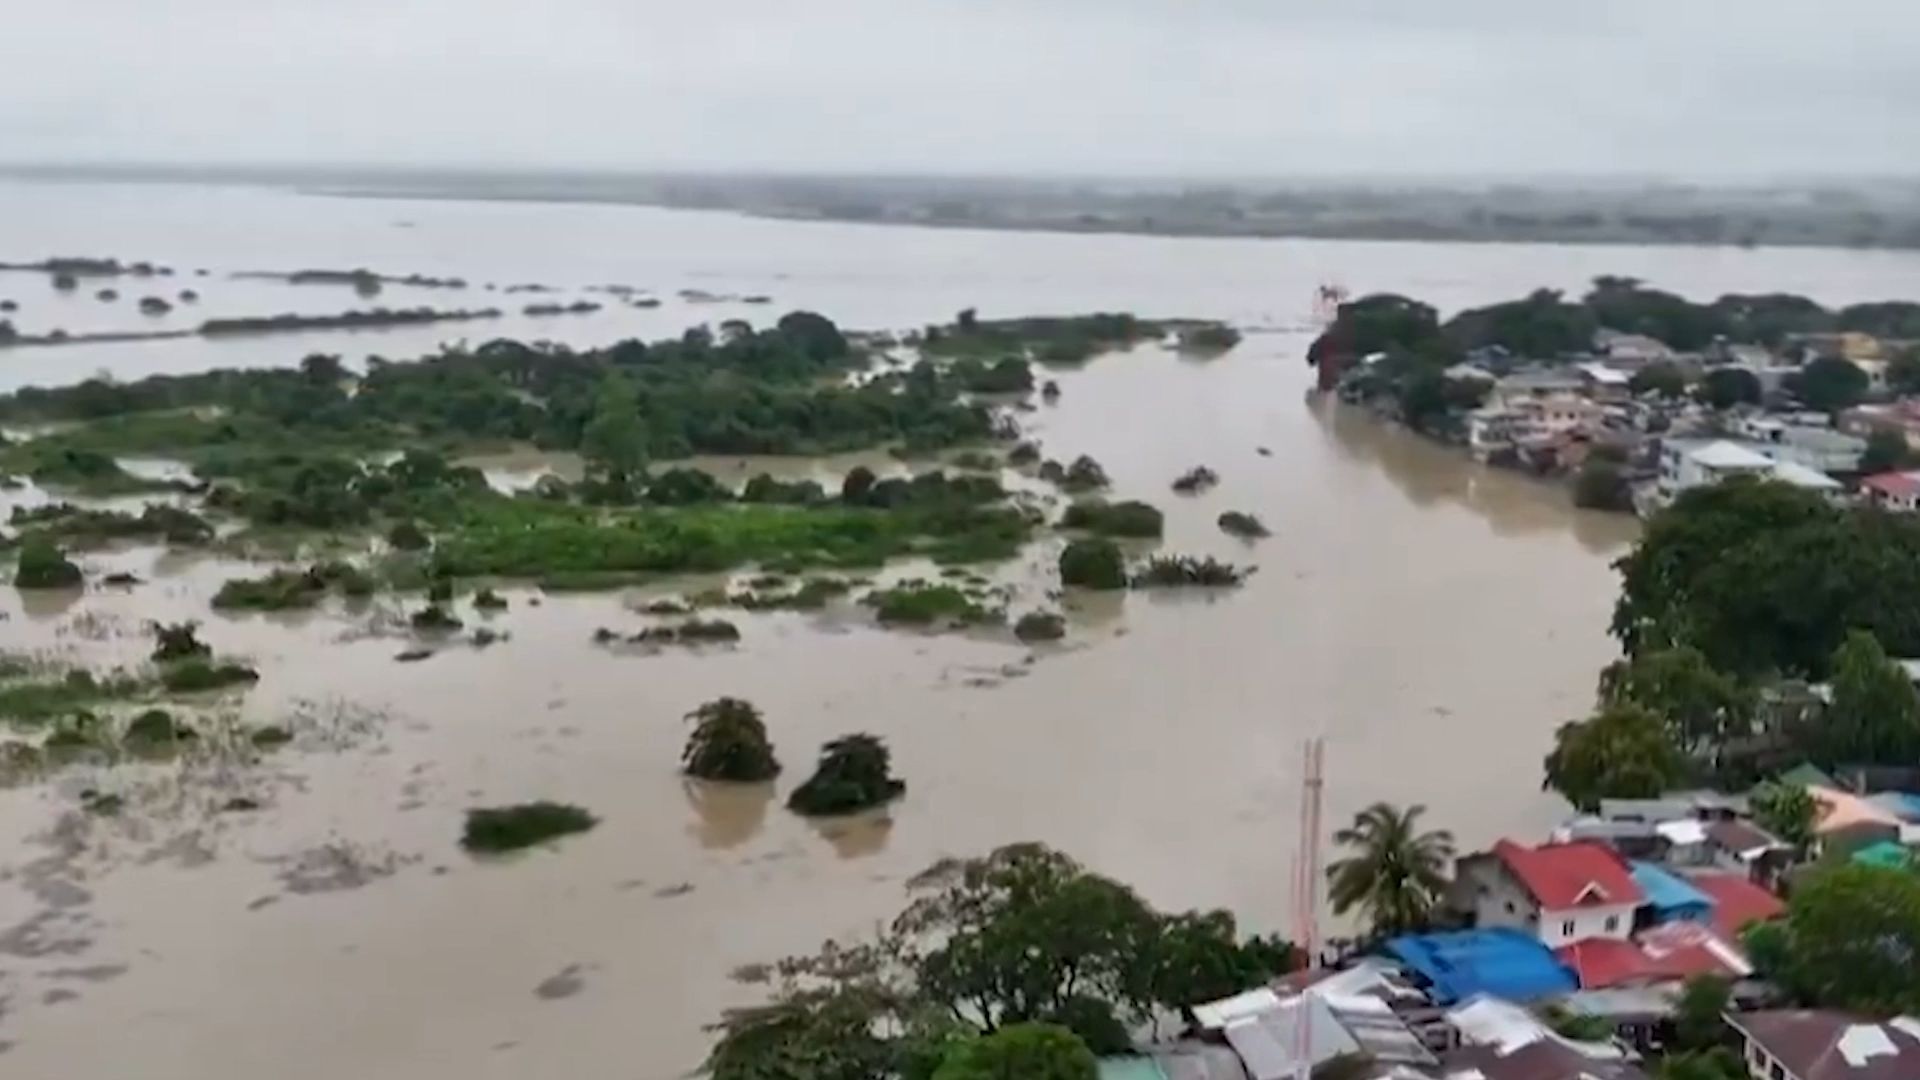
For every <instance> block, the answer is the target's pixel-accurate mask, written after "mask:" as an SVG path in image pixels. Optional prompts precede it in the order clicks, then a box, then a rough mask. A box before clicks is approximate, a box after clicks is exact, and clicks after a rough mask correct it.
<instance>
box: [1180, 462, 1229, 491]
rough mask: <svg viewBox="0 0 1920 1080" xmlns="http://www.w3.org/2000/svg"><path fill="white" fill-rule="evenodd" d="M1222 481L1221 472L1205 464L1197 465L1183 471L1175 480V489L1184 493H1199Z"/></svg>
mask: <svg viewBox="0 0 1920 1080" xmlns="http://www.w3.org/2000/svg"><path fill="white" fill-rule="evenodd" d="M1219 482H1220V474H1219V473H1217V472H1214V471H1213V470H1212V469H1209V468H1207V467H1206V466H1205V465H1196V466H1194V467H1193V468H1191V469H1188V470H1187V471H1186V472H1184V473H1181V474H1180V477H1179V479H1176V480H1175V481H1174V482H1173V490H1175V491H1177V492H1179V493H1180V494H1182V495H1197V494H1199V493H1200V492H1202V491H1205V490H1207V489H1208V488H1211V487H1213V486H1214V485H1215V484H1218V483H1219Z"/></svg>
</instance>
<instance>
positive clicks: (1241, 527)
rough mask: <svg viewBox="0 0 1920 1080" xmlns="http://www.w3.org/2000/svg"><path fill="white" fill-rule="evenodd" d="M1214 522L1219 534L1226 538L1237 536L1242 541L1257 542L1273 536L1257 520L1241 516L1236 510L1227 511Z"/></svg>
mask: <svg viewBox="0 0 1920 1080" xmlns="http://www.w3.org/2000/svg"><path fill="white" fill-rule="evenodd" d="M1216 520H1217V523H1218V524H1219V526H1220V531H1221V532H1223V533H1226V534H1227V535H1228V536H1237V537H1239V538H1240V539H1242V540H1258V539H1260V538H1262V537H1266V536H1272V535H1273V534H1272V533H1271V532H1269V531H1268V530H1267V526H1266V524H1265V523H1263V522H1262V521H1261V520H1260V519H1259V518H1257V517H1255V516H1253V515H1252V514H1243V513H1241V512H1240V511H1238V510H1229V511H1227V512H1226V513H1224V514H1221V515H1220V517H1219V518H1218V519H1216Z"/></svg>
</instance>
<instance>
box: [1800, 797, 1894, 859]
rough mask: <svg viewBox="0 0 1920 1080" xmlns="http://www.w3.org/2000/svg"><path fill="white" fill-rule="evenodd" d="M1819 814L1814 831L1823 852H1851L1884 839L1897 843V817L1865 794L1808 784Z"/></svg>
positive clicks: (1815, 820)
mask: <svg viewBox="0 0 1920 1080" xmlns="http://www.w3.org/2000/svg"><path fill="white" fill-rule="evenodd" d="M1807 794H1809V795H1811V796H1813V802H1814V806H1815V808H1816V811H1817V813H1818V815H1819V816H1818V817H1817V818H1815V819H1814V823H1813V832H1814V835H1815V836H1816V837H1818V838H1819V843H1820V849H1821V850H1822V851H1823V852H1839V853H1842V854H1845V853H1850V852H1853V851H1855V850H1857V849H1859V848H1863V847H1866V846H1868V845H1869V844H1876V843H1879V842H1881V841H1883V840H1891V841H1894V842H1896V843H1897V842H1899V840H1900V838H1901V834H1902V831H1903V830H1902V825H1903V823H1902V822H1901V820H1900V818H1899V817H1898V816H1897V815H1895V814H1894V813H1893V812H1892V811H1890V810H1887V809H1886V808H1885V807H1883V806H1881V805H1879V804H1878V803H1876V802H1874V801H1873V800H1872V799H1869V798H1867V797H1866V796H1864V795H1855V794H1854V793H1853V792H1851V791H1841V790H1840V789H1839V788H1829V787H1818V786H1815V787H1809V788H1807Z"/></svg>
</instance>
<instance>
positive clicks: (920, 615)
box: [863, 581, 993, 626]
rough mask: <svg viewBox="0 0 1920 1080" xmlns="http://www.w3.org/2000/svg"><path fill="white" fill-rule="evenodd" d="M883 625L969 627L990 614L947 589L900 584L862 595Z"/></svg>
mask: <svg viewBox="0 0 1920 1080" xmlns="http://www.w3.org/2000/svg"><path fill="white" fill-rule="evenodd" d="M863 602H864V603H867V604H870V605H872V607H873V609H874V613H875V615H876V616H877V617H878V618H879V620H880V621H881V622H883V623H905V624H908V625H912V626H929V625H932V624H933V623H937V622H952V623H959V624H963V625H964V624H970V623H979V622H986V621H988V620H990V619H992V618H993V612H991V611H989V610H988V609H987V608H985V607H982V606H981V605H979V604H977V603H975V602H974V601H973V598H972V597H970V596H968V595H967V594H966V593H965V592H963V591H962V590H960V589H957V588H954V587H953V586H951V585H937V584H933V583H930V582H926V581H903V582H901V583H900V584H898V585H895V586H893V587H892V588H889V589H876V590H874V591H873V592H870V593H868V594H867V595H866V597H865V599H864V601H863Z"/></svg>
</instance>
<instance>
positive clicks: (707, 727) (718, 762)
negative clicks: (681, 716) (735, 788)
mask: <svg viewBox="0 0 1920 1080" xmlns="http://www.w3.org/2000/svg"><path fill="white" fill-rule="evenodd" d="M687 719H688V720H690V721H692V722H693V733H692V734H690V735H688V736H687V748H686V750H685V752H683V753H682V754H681V756H680V768H681V770H682V771H683V772H685V773H686V774H687V775H688V776H696V777H699V778H700V779H702V780H732V781H740V782H754V781H762V780H771V779H773V778H774V777H776V776H778V775H780V761H779V759H778V758H776V757H775V756H774V753H773V743H772V741H771V740H769V739H768V738H767V724H766V721H765V720H763V719H761V716H760V710H758V709H756V708H754V707H753V703H752V702H749V701H742V700H741V699H739V698H731V697H723V698H716V699H714V700H712V701H709V702H707V703H705V704H703V705H701V706H700V707H699V708H697V709H695V710H693V711H692V712H690V713H688V714H687Z"/></svg>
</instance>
